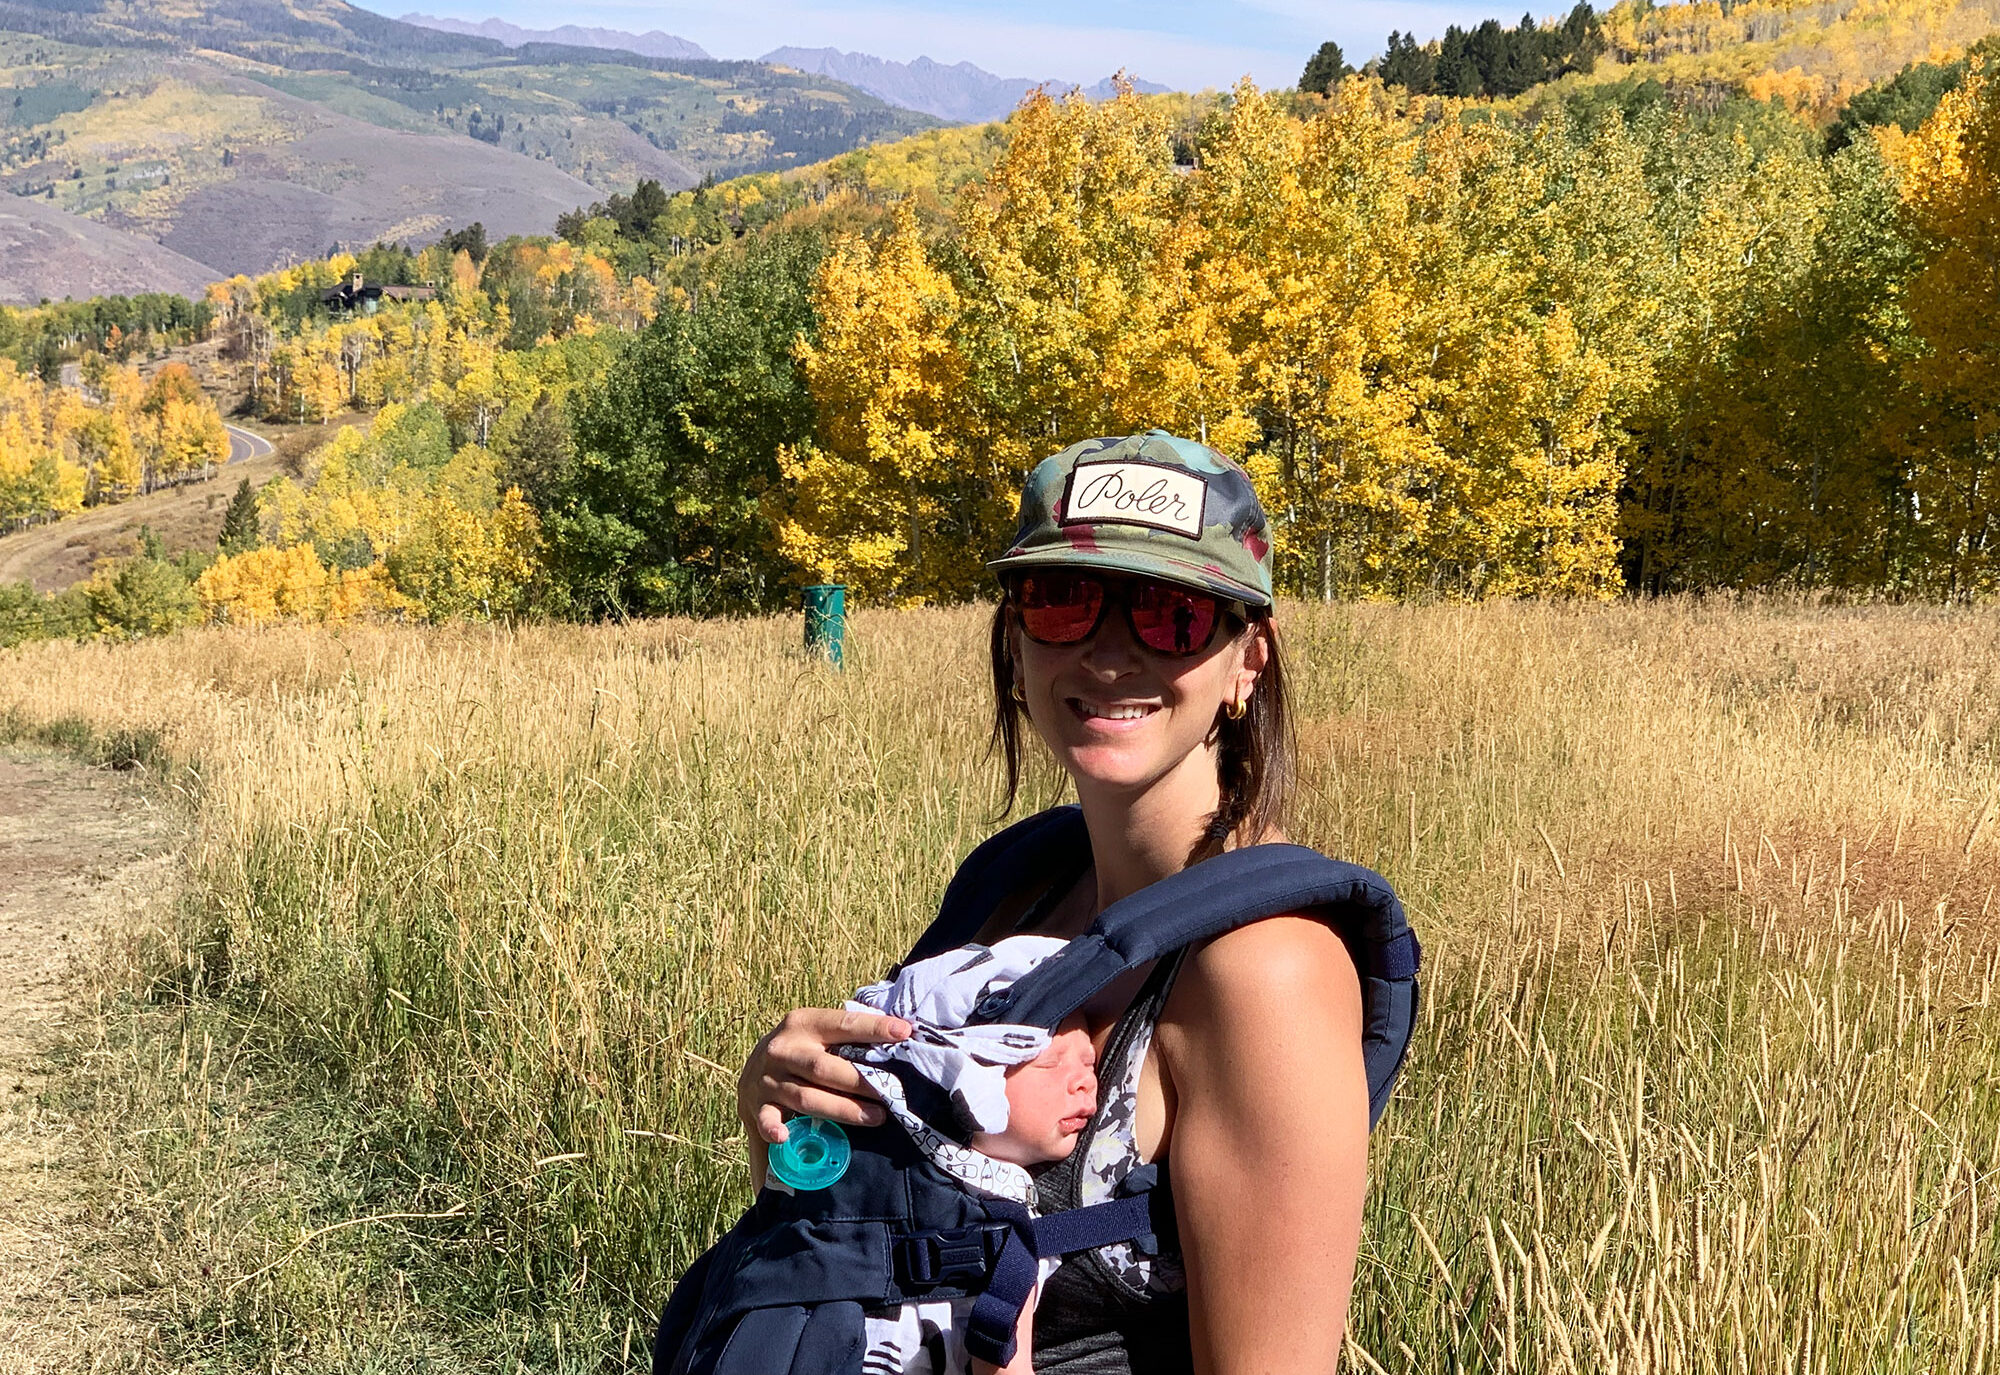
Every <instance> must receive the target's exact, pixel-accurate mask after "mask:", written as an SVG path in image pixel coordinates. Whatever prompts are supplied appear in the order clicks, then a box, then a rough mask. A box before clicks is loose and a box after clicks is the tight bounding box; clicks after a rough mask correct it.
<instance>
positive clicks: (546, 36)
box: [403, 14, 712, 61]
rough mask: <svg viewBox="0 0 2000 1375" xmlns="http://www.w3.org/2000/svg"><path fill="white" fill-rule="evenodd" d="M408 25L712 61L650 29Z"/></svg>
mask: <svg viewBox="0 0 2000 1375" xmlns="http://www.w3.org/2000/svg"><path fill="white" fill-rule="evenodd" d="M403 22H404V23H405V24H415V25H416V26H417V27H419V28H424V29H436V30H437V31H438V32H440V33H460V34H470V35H473V36H474V37H478V38H492V39H496V40H498V41H499V42H501V43H505V44H506V45H507V46H508V47H510V48H518V47H520V46H522V45H523V44H525V43H562V44H566V45H567V46H569V47H572V48H619V49H623V50H624V51H626V52H633V53H638V54H639V55H640V56H642V57H671V58H687V57H691V58H694V59H696V60H698V61H710V60H712V59H710V58H709V55H708V53H707V52H706V51H704V50H703V48H702V46H701V44H699V43H692V42H689V41H688V40H687V39H685V38H677V37H675V36H674V35H673V34H670V33H661V32H660V31H659V30H658V29H650V30H648V31H647V32H645V33H626V32H625V31H624V30H622V29H596V28H584V27H582V26H580V25H576V24H564V25H563V26H562V27H560V28H555V29H524V28H522V27H521V26H520V25H518V24H509V23H508V22H507V21H506V20H504V19H485V20H481V21H480V22H479V23H477V24H474V23H472V22H470V21H469V20H465V19H445V18H439V17H437V16H435V15H429V14H406V15H404V16H403Z"/></svg>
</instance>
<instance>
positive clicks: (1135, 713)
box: [1079, 702, 1153, 721]
mask: <svg viewBox="0 0 2000 1375" xmlns="http://www.w3.org/2000/svg"><path fill="white" fill-rule="evenodd" d="M1079 705H1081V706H1082V707H1083V710H1084V712H1085V714H1087V715H1090V716H1095V717H1097V718H1099V719H1100V720H1105V721H1136V720H1138V719H1139V718H1140V717H1142V716H1150V715H1152V713H1153V709H1152V708H1151V707H1143V706H1126V707H1099V706H1093V705H1091V704H1090V703H1089V702H1083V703H1080V704H1079Z"/></svg>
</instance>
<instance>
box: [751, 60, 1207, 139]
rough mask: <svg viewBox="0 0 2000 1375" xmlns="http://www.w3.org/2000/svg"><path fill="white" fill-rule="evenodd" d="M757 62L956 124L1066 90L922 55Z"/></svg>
mask: <svg viewBox="0 0 2000 1375" xmlns="http://www.w3.org/2000/svg"><path fill="white" fill-rule="evenodd" d="M758 61H760V62H770V63H774V64H776V65H778V66H782V67H795V68H797V69H798V70H799V71H802V72H811V73H812V74H813V75H815V76H830V77H832V78H833V79H834V80H836V81H844V82H846V83H847V84H848V85H850V86H858V87H859V88H860V89H862V90H864V91H866V92H868V94H870V95H872V96H874V97H876V98H877V99H878V100H886V101H888V102H889V103H890V104H891V105H900V106H902V108H904V109H905V110H919V111H921V112H923V113H924V114H927V115H936V116H937V117H938V118H939V119H948V120H951V121H952V122H954V123H960V124H983V123H985V122H986V121H988V120H993V119H1005V118H1006V117H1007V116H1008V115H1009V114H1010V113H1012V111H1013V109H1014V107H1015V106H1016V105H1019V104H1020V103H1021V97H1022V96H1024V95H1026V94H1027V93H1028V92H1029V91H1031V90H1033V89H1034V88H1035V87H1037V86H1041V85H1047V86H1048V87H1049V88H1050V89H1051V90H1057V91H1067V90H1069V89H1071V87H1070V85H1069V83H1066V82H1060V81H1050V82H1042V81H1033V80H1030V79H1029V78H1027V77H1022V76H995V75H993V73H991V72H989V71H985V70H983V69H982V68H979V67H975V66H973V65H972V64H971V63H970V62H954V63H952V64H951V65H950V66H949V67H947V66H945V65H944V64H943V63H942V62H933V61H931V59H929V58H928V57H920V58H918V59H917V60H916V61H914V62H891V61H889V60H888V59H886V58H881V57H870V56H869V55H868V54H867V53H844V52H841V51H840V50H839V49H838V48H773V49H772V50H771V51H770V52H767V53H765V54H764V55H763V57H761V58H759V59H758ZM1132 85H1133V87H1134V88H1135V89H1137V90H1139V91H1141V92H1144V93H1147V94H1158V93H1160V92H1162V91H1165V90H1166V89H1168V88H1167V87H1165V86H1156V85H1154V84H1153V83H1152V82H1150V81H1140V80H1138V79H1137V78H1136V77H1135V78H1132ZM1083 93H1084V94H1085V95H1086V96H1088V97H1089V98H1090V99H1092V100H1108V99H1109V98H1110V97H1111V96H1112V94H1113V93H1114V88H1113V86H1112V82H1111V78H1110V77H1106V78H1105V79H1104V80H1102V81H1100V82H1098V83H1097V84H1096V85H1094V86H1086V87H1084V88H1083Z"/></svg>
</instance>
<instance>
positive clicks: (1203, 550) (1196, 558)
mask: <svg viewBox="0 0 2000 1375" xmlns="http://www.w3.org/2000/svg"><path fill="white" fill-rule="evenodd" d="M986 566H987V567H988V568H990V569H992V570H993V571H994V572H995V573H999V574H1002V575H1004V574H1006V573H1009V572H1011V571H1013V570H1016V569H1027V568H1053V567H1064V566H1066V567H1072V568H1079V567H1080V568H1102V569H1105V570H1107V571H1109V572H1116V573H1131V574H1135V575H1138V576H1140V577H1150V578H1159V579H1162V580H1163V581H1166V582H1172V583H1179V584H1181V585H1183V586H1186V587H1198V588H1200V589H1201V590H1203V591H1204V592H1213V593H1216V594H1217V595H1218V596H1223V597H1230V598H1233V599H1235V600H1237V601H1241V602H1244V603H1247V604H1248V605H1250V606H1256V607H1265V606H1269V605H1270V604H1271V528H1270V523H1269V522H1268V521H1267V520H1265V518H1264V508H1263V507H1262V506H1261V505H1259V504H1258V502H1257V493H1256V490H1255V489H1254V488H1252V487H1251V485H1250V477H1249V474H1247V473H1245V472H1244V471H1243V470H1242V469H1241V468H1240V467H1238V466H1237V465H1236V464H1234V463H1232V462H1230V461H1229V460H1228V459H1226V458H1224V457H1223V456H1222V455H1221V454H1219V453H1217V452H1215V450H1213V449H1211V448H1209V447H1207V446H1206V445H1203V444H1197V443H1195V442H1194V441H1193V440H1189V439H1177V438H1175V437H1174V436H1173V435H1170V434H1168V433H1167V432H1166V431H1165V430H1148V431H1147V432H1146V433H1145V434H1136V435H1128V436H1124V437H1122V438H1121V437H1112V438H1106V439H1086V440H1084V441H1082V442H1081V443H1078V444H1072V445H1070V446H1069V447H1068V448H1067V449H1064V450H1063V451H1062V452H1061V453H1059V454H1057V455H1055V456H1054V457H1052V458H1046V459H1043V460H1042V461H1041V462H1040V463H1038V464H1036V465H1035V470H1034V471H1033V472H1031V473H1029V474H1028V481H1027V485H1026V486H1024V487H1023V488H1022V489H1021V525H1020V529H1019V530H1017V531H1016V532H1015V535H1014V542H1013V544H1012V545H1010V546H1009V547H1008V549H1007V552H1006V553H1004V554H1002V555H1001V556H1000V557H999V558H997V559H993V560H992V561H990V562H989V563H988V564H987V565H986Z"/></svg>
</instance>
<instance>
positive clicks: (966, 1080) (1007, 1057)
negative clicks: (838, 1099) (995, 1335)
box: [847, 936, 1097, 1375]
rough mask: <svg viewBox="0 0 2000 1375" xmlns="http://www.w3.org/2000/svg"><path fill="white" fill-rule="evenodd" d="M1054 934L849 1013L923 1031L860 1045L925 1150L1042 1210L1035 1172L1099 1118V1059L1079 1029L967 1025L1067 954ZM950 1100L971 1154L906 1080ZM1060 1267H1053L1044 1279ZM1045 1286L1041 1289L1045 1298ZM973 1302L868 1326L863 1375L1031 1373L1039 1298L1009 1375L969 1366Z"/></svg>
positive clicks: (919, 971) (930, 963)
mask: <svg viewBox="0 0 2000 1375" xmlns="http://www.w3.org/2000/svg"><path fill="white" fill-rule="evenodd" d="M1064 944H1065V942H1063V941H1059V940H1055V939H1053V938H1051V937H1047V936H1009V937H1008V938H1007V939H1005V940H1001V941H996V942H995V943H994V944H993V945H992V946H990V947H989V946H983V945H967V946H961V947H960V948H958V949H956V950H948V951H946V952H945V953H944V954H942V955H936V956H933V957H931V958H930V959H927V960H918V961H916V962H914V963H912V964H909V965H905V966H904V967H903V968H902V969H901V970H899V971H898V972H897V974H896V976H895V977H894V978H893V979H890V980H887V981H886V982H883V983H878V984H870V985H869V986H868V987H867V988H864V989H862V990H861V991H860V992H859V993H857V994H856V995H855V999H854V1001H852V1002H850V1003H849V1004H848V1006H849V1007H850V1008H853V1009H855V1010H857V1011H867V1012H886V1013H889V1014H890V1015H892V1016H896V1017H901V1018H902V1019H903V1020H905V1021H907V1022H908V1023H909V1024H910V1026H911V1027H912V1028H913V1029H914V1030H913V1034H912V1035H911V1037H910V1039H909V1040H907V1041H899V1042H897V1043H895V1044H893V1045H885V1046H866V1047H860V1046H856V1047H851V1048H850V1049H849V1051H848V1052H847V1053H849V1054H850V1057H851V1058H853V1059H854V1060H855V1061H856V1068H858V1069H859V1070H860V1071H861V1076H862V1078H864V1079H865V1080H867V1081H868V1085H869V1087H871V1088H872V1089H874V1090H875V1093H876V1096H878V1097H879V1098H881V1099H882V1101H883V1102H884V1103H885V1104H886V1105H887V1106H888V1109H889V1112H890V1115H891V1116H893V1117H894V1118H895V1119H896V1120H897V1122H899V1123H900V1124H901V1125H902V1126H903V1128H904V1130H905V1131H907V1132H909V1134H910V1136H911V1138H912V1139H913V1140H915V1142H916V1143H917V1146H918V1148H919V1149H921V1150H922V1151H924V1152H925V1153H926V1154H927V1155H928V1156H929V1157H930V1159H931V1160H932V1162H933V1163H935V1164H936V1165H937V1166H938V1167H939V1168H940V1169H942V1170H944V1171H945V1172H946V1173H947V1174H950V1175H952V1176H953V1177H954V1178H956V1179H957V1180H958V1181H959V1182H960V1183H962V1184H964V1185H965V1186H966V1187H967V1188H970V1189H973V1190H975V1191H977V1192H981V1193H985V1194H988V1195H992V1196H995V1197H1000V1198H1009V1199H1013V1200H1014V1201H1015V1202H1017V1203H1020V1204H1022V1205H1023V1206H1025V1207H1027V1208H1029V1209H1031V1210H1032V1209H1033V1208H1034V1205H1035V1186H1034V1181H1033V1180H1032V1179H1031V1178H1030V1177H1029V1175H1028V1171H1027V1167H1028V1166H1031V1165H1041V1164H1045V1163H1047V1162H1049V1161H1052V1160H1061V1159H1064V1158H1065V1157H1067V1156H1068V1155H1069V1153H1070V1152H1071V1151H1072V1150H1073V1149H1075V1147H1076V1142H1077V1137H1078V1136H1079V1135H1080V1134H1081V1133H1082V1131H1083V1129H1084V1128H1085V1127H1086V1126H1088V1125H1089V1123H1090V1119H1091V1116H1092V1114H1094V1113H1095V1112H1096V1111H1097V1072H1096V1064H1097V1052H1096V1050H1095V1048H1094V1047H1093V1046H1092V1044H1091V1040H1090V1036H1089V1034H1088V1033H1087V1032H1086V1031H1085V1030H1084V1028H1083V1024H1082V1022H1081V1020H1080V1019H1072V1020H1070V1021H1066V1022H1064V1023H1063V1024H1062V1025H1061V1026H1059V1027H1057V1028H1056V1030H1055V1031H1054V1032H1053V1033H1051V1032H1048V1031H1044V1030H1043V1029H1041V1028H1040V1027H1030V1026H1006V1025H984V1026H978V1025H975V1026H967V1025H966V1018H967V1017H969V1016H971V1014H972V1009H973V1008H974V1007H976V1006H978V1004H979V1001H980V999H982V998H984V997H985V996H986V995H987V994H988V993H994V992H998V991H1000V990H1001V989H1004V988H1006V987H1008V986H1009V985H1011V984H1012V983H1013V982H1014V981H1015V980H1016V979H1018V978H1020V977H1021V976H1022V975H1023V974H1025V973H1027V972H1028V971H1029V970H1030V969H1032V968H1034V967H1035V966H1036V965H1037V964H1039V963H1041V961H1043V960H1044V959H1046V958H1048V957H1049V956H1050V955H1053V954H1054V953H1055V952H1056V951H1058V950H1060V949H1062V948H1063V945H1064ZM899 1069H900V1070H902V1071H904V1072H906V1073H914V1074H916V1075H917V1076H919V1077H921V1078H922V1079H923V1080H925V1081H927V1082H928V1083H930V1084H933V1085H936V1086H937V1087H938V1088H940V1089H942V1090H944V1092H945V1094H946V1096H947V1097H948V1098H949V1100H950V1103H951V1108H952V1111H953V1113H954V1115H955V1116H956V1117H957V1118H958V1121H959V1124H960V1126H961V1127H963V1128H965V1129H967V1130H968V1131H969V1132H970V1135H969V1137H968V1140H969V1143H970V1145H969V1147H968V1146H961V1145H959V1144H958V1143H957V1142H956V1141H953V1140H951V1139H950V1138H949V1137H947V1136H945V1135H944V1134H942V1133H940V1132H939V1131H937V1130H936V1129H935V1128H933V1127H932V1126H931V1125H930V1124H929V1123H928V1122H926V1121H924V1119H923V1118H922V1117H920V1116H918V1115H917V1113H916V1112H914V1111H913V1110H912V1109H911V1107H910V1105H909V1101H908V1096H907V1094H906V1092H905V1089H904V1080H903V1078H902V1077H900V1076H899V1074H898V1073H897V1071H898V1070H899ZM1055 1265H1056V1262H1055V1261H1043V1262H1042V1271H1041V1276H1040V1279H1042V1280H1046V1279H1047V1278H1048V1276H1049V1274H1050V1272H1051V1271H1053V1270H1054V1268H1055ZM1039 1289H1040V1286H1039V1284H1038V1285H1037V1293H1039ZM971 1306H972V1301H971V1300H970V1299H959V1300H940V1301H937V1302H932V1303H923V1302H919V1303H908V1304H904V1305H903V1306H902V1307H901V1308H895V1309H887V1310H884V1311H882V1312H879V1313H871V1314H869V1315H868V1317H867V1329H868V1352H867V1355H866V1357H865V1358H864V1359H863V1361H862V1370H863V1371H864V1372H865V1375H967V1372H970V1375H994V1372H995V1371H996V1369H997V1372H998V1375H1029V1372H1030V1370H1031V1368H1032V1367H1031V1354H1030V1353H1031V1352H1032V1350H1033V1347H1034V1309H1035V1303H1034V1298H1032V1297H1031V1298H1030V1299H1029V1301H1028V1303H1027V1305H1026V1306H1025V1307H1024V1308H1022V1310H1021V1322H1020V1326H1019V1328H1018V1329H1017V1330H1016V1337H1015V1348H1014V1359H1013V1360H1011V1361H1009V1362H1008V1363H1007V1364H1006V1366H1004V1367H998V1368H996V1367H994V1366H992V1365H989V1364H988V1363H986V1362H985V1361H979V1360H974V1359H971V1358H970V1357H969V1356H968V1353H967V1352H966V1349H965V1334H964V1325H965V1318H966V1314H967V1312H968V1311H969V1310H970V1308H971Z"/></svg>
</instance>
